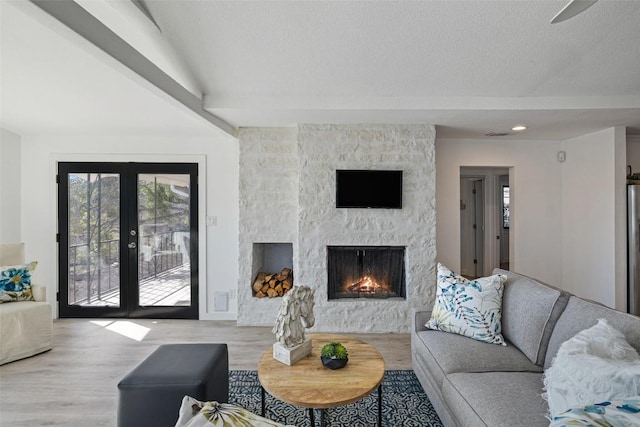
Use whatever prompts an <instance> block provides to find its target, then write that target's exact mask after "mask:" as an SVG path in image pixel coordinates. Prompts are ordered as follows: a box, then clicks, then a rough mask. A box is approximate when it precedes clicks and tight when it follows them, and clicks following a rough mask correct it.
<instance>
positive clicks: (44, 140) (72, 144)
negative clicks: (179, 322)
mask: <svg viewBox="0 0 640 427" xmlns="http://www.w3.org/2000/svg"><path fill="white" fill-rule="evenodd" d="M22 147H23V151H22V197H21V202H22V204H21V209H22V213H23V215H22V240H23V241H24V242H25V243H26V248H27V252H28V254H29V256H30V257H31V258H34V259H38V260H39V261H40V264H39V265H38V270H36V272H35V274H34V276H35V277H34V279H37V280H38V282H39V283H46V284H47V287H48V289H47V294H48V297H49V300H50V301H51V302H53V303H54V307H55V312H56V313H57V304H55V301H54V299H55V294H56V291H57V244H56V243H55V234H56V232H57V222H56V221H57V212H56V200H57V197H56V192H57V186H56V184H55V179H54V177H55V174H56V171H57V168H56V164H57V162H58V161H136V162H139V161H151V162H180V161H188V162H201V163H202V165H201V167H200V182H199V187H200V188H199V190H200V192H199V194H200V200H199V202H200V206H201V209H200V213H201V215H200V216H201V218H200V238H201V242H200V248H201V254H200V269H201V276H200V277H201V278H200V318H201V319H235V317H236V313H237V300H236V299H232V300H230V301H229V312H228V313H227V312H223V313H219V312H214V311H213V293H214V291H231V290H235V288H236V285H237V282H238V143H237V141H236V140H234V139H232V138H228V139H224V138H222V137H218V139H213V138H209V137H138V136H129V137H126V136H125V137H123V136H117V137H116V136H113V137H107V136H99V137H95V136H82V137H81V136H68V137H65V136H55V137H48V136H29V137H27V136H25V137H23V138H22ZM106 153H108V154H106ZM203 166H204V170H202V169H203ZM203 178H205V179H203ZM203 196H205V197H203ZM205 214H206V216H215V217H217V218H216V219H217V225H216V226H211V227H205V225H204V224H205V220H206V218H205ZM203 249H205V250H203ZM205 256H206V258H204V257H205ZM205 273H206V276H205V275H204V274H205Z"/></svg>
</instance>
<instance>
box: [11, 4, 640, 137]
mask: <svg viewBox="0 0 640 427" xmlns="http://www.w3.org/2000/svg"><path fill="white" fill-rule="evenodd" d="M92 1H98V0H92ZM100 1H104V0H100ZM123 1H126V0H109V1H105V2H104V5H105V7H107V8H108V7H111V8H112V9H113V10H112V12H111V15H112V17H118V16H120V15H118V14H119V11H120V10H121V9H122V2H123ZM567 1H568V0H548V1H545V0H521V1H486V0H474V1H461V0H456V1H453V0H442V1H439V0H423V1H293V0H288V1H218V0H205V1H188V0H168V1H157V0H146V1H139V2H137V3H138V4H142V6H143V8H144V9H146V11H147V12H148V14H149V16H150V17H151V18H152V20H153V21H154V22H155V24H157V26H158V28H159V29H160V31H161V32H158V37H161V38H162V39H163V41H166V42H167V44H168V46H170V47H172V49H173V50H174V52H175V55H173V56H172V60H173V59H175V60H176V61H178V63H176V62H175V61H174V63H173V65H174V66H176V69H181V70H186V71H187V74H189V77H188V80H189V84H188V85H186V86H185V87H188V88H189V89H188V90H190V91H192V92H193V91H194V88H195V92H197V93H196V94H197V96H198V97H202V103H203V105H204V108H205V109H206V110H207V111H209V112H210V113H212V114H214V115H215V116H218V117H219V118H221V119H223V120H226V121H227V122H229V123H230V124H231V125H233V126H235V127H243V126H294V125H296V124H297V123H428V124H434V125H437V134H438V136H439V137H464V138H476V137H483V136H484V134H486V133H488V132H507V131H510V128H511V127H512V126H513V125H515V124H518V123H525V124H527V125H528V126H529V129H528V130H527V131H526V132H524V133H522V134H516V135H509V136H507V137H505V138H506V139H512V138H527V139H565V138H570V137H573V136H578V135H582V134H586V133H590V132H594V131H597V130H600V129H603V128H607V127H611V126H626V127H627V132H628V133H629V134H640V25H639V24H638V22H640V1H636V0H632V1H621V0H613V1H612V0H600V1H598V2H597V3H596V4H595V5H594V6H592V7H591V8H589V9H588V10H586V11H585V12H583V13H582V14H580V15H578V16H576V17H574V18H572V19H570V20H568V21H566V22H563V23H559V24H554V25H551V24H550V23H549V21H550V19H551V18H552V17H553V16H554V15H555V14H556V13H557V12H558V11H559V10H560V9H562V7H563V6H564V5H565V4H566V2H567ZM119 2H120V3H119ZM78 3H80V4H82V3H84V4H85V5H87V4H91V2H89V1H86V0H82V1H81V0H78ZM8 4H11V6H7V5H8ZM16 5H18V6H16ZM27 5H31V7H28V6H27ZM0 6H1V7H0V12H1V13H2V16H1V18H2V28H1V29H0V30H1V31H2V33H1V38H0V42H1V43H2V44H1V46H0V48H1V59H2V61H1V67H2V68H1V71H2V74H1V76H0V77H1V83H2V109H3V112H2V113H3V114H2V117H0V119H1V122H0V125H2V126H3V127H5V128H7V129H9V130H14V131H16V132H19V133H38V132H68V131H80V132H91V131H98V132H101V131H105V130H109V131H114V130H115V131H122V132H128V133H131V132H136V133H143V132H146V133H149V132H160V133H164V132H171V133H180V132H184V133H201V132H205V133H206V132H209V131H210V128H211V127H212V126H211V124H210V123H203V121H202V120H200V119H198V118H197V117H193V114H190V112H189V111H187V110H186V109H185V108H182V107H181V106H180V105H179V103H176V102H172V100H171V99H170V98H171V97H169V96H168V95H166V94H162V93H161V90H158V88H157V87H154V86H153V85H152V84H149V83H148V82H145V81H144V79H142V78H140V77H139V76H136V75H135V73H133V72H132V71H131V70H129V69H127V67H126V66H124V65H122V64H120V63H119V62H118V61H117V60H121V59H122V58H116V59H115V60H114V58H112V57H108V55H107V54H105V53H104V52H102V51H101V50H99V49H97V48H96V47H95V46H92V45H91V44H90V43H88V42H86V41H83V40H82V38H81V37H80V36H79V35H77V34H75V33H73V32H72V31H70V30H69V29H67V30H66V31H64V29H62V28H60V27H64V25H62V24H61V23H59V22H58V23H56V22H53V21H55V19H54V18H53V17H51V16H47V14H46V13H45V12H42V11H38V10H36V9H38V8H37V7H36V6H33V5H32V4H31V3H30V2H28V1H26V0H20V1H7V0H2V1H1V2H0ZM83 7H86V6H83ZM122 16H124V15H122ZM122 16H120V18H118V19H121V22H120V28H121V29H122V28H125V29H127V30H130V32H135V31H136V30H139V31H140V33H144V32H145V31H147V32H148V29H144V28H136V27H143V26H144V25H140V22H139V21H136V20H133V21H127V19H126V18H127V17H126V16H125V17H124V18H122ZM144 19H146V18H144ZM103 23H104V25H106V26H110V25H111V24H110V23H107V22H106V21H103ZM111 28H113V27H111ZM154 28H155V27H154ZM114 31H115V30H114ZM127 41H129V40H128V39H127ZM140 52H141V54H143V55H146V54H145V52H144V51H143V49H142V50H140ZM147 57H148V58H151V56H149V55H147ZM34 117H35V119H34Z"/></svg>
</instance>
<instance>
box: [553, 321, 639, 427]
mask: <svg viewBox="0 0 640 427" xmlns="http://www.w3.org/2000/svg"><path fill="white" fill-rule="evenodd" d="M544 388H545V394H544V395H543V397H545V398H546V399H547V401H548V403H549V413H550V415H551V418H553V417H555V416H558V415H559V414H561V413H563V412H565V411H567V410H569V409H572V408H577V407H581V406H585V405H589V404H593V403H597V402H603V401H611V400H617V399H624V398H628V397H630V396H637V395H640V355H638V352H637V351H636V350H635V349H634V348H633V347H632V346H631V345H629V343H628V342H627V340H626V339H625V338H624V334H622V332H620V331H618V330H617V329H615V328H614V327H613V326H611V325H609V323H608V322H607V321H606V320H605V319H600V320H598V324H596V325H595V326H593V327H591V328H589V329H586V330H584V331H581V332H579V333H578V334H576V335H575V336H574V337H573V338H571V339H569V340H567V341H565V342H564V343H562V345H561V346H560V348H559V349H558V354H557V355H556V357H555V358H554V360H553V362H552V364H551V366H550V367H549V368H548V369H547V370H546V371H545V373H544Z"/></svg>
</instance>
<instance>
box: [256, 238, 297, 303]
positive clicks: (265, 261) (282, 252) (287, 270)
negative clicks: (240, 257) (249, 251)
mask: <svg viewBox="0 0 640 427" xmlns="http://www.w3.org/2000/svg"><path fill="white" fill-rule="evenodd" d="M252 261H253V262H252V264H253V265H252V270H253V274H252V277H253V282H252V284H251V288H252V293H253V296H254V297H256V298H277V297H281V296H284V295H285V294H286V293H287V292H289V290H290V289H291V287H292V286H293V244H292V243H254V244H253V260H252Z"/></svg>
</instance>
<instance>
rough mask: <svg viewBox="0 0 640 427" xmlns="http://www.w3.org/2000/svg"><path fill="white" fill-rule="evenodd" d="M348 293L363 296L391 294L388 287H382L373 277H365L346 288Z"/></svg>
mask: <svg viewBox="0 0 640 427" xmlns="http://www.w3.org/2000/svg"><path fill="white" fill-rule="evenodd" d="M346 290H347V291H348V292H354V293H361V294H376V293H381V292H391V290H390V289H388V288H387V287H386V286H382V285H380V284H379V283H378V282H376V281H375V280H374V279H372V278H371V276H363V277H362V278H361V279H360V280H358V281H357V282H355V283H353V284H351V285H348V286H346Z"/></svg>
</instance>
